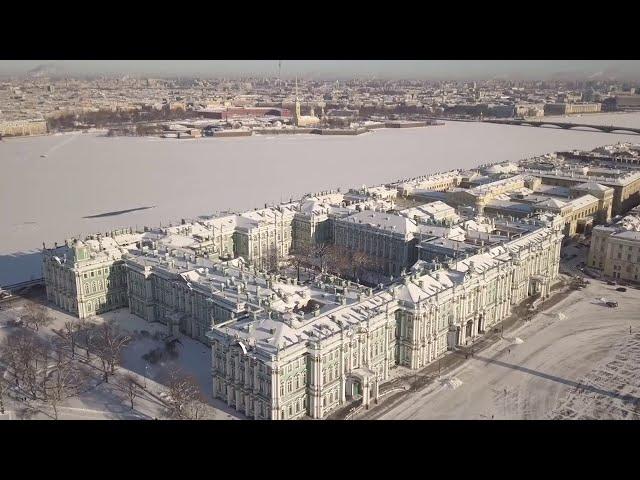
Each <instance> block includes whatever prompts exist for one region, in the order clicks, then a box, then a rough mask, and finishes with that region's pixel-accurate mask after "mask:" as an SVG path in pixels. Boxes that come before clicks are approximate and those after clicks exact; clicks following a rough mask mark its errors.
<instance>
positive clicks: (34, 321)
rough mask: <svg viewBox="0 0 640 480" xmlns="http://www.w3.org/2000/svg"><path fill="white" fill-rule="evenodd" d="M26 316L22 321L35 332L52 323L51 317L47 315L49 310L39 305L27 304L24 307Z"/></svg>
mask: <svg viewBox="0 0 640 480" xmlns="http://www.w3.org/2000/svg"><path fill="white" fill-rule="evenodd" d="M25 311H26V315H25V316H24V317H23V320H24V321H25V323H26V324H27V325H30V326H32V327H33V328H34V329H35V330H36V332H37V331H38V330H39V329H40V327H46V326H47V325H50V324H51V323H52V322H53V317H52V316H51V315H50V314H49V310H48V309H47V307H45V306H44V305H40V304H39V303H34V302H31V303H28V304H27V306H26V307H25Z"/></svg>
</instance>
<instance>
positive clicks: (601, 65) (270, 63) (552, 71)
mask: <svg viewBox="0 0 640 480" xmlns="http://www.w3.org/2000/svg"><path fill="white" fill-rule="evenodd" d="M43 64H54V65H55V66H56V67H57V69H58V70H59V71H60V72H64V73H68V74H72V75H73V74H82V75H86V74H117V75H120V74H130V75H156V76H172V77H173V76H209V77H216V76H252V75H255V76H263V75H268V76H272V75H276V74H277V71H278V61H277V60H58V61H52V60H0V75H21V74H24V73H27V72H28V71H29V70H31V69H33V68H35V67H37V66H38V65H43ZM296 75H297V76H302V77H313V78H348V77H352V76H359V77H363V76H364V77H372V76H375V77H380V78H415V79H425V78H426V79H485V78H496V77H498V78H503V77H507V78H510V79H552V78H563V79H564V78H576V79H586V78H607V77H615V78H618V79H627V80H635V81H640V61H636V60H283V61H282V76H283V77H293V76H296Z"/></svg>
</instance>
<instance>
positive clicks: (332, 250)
mask: <svg viewBox="0 0 640 480" xmlns="http://www.w3.org/2000/svg"><path fill="white" fill-rule="evenodd" d="M289 265H291V266H294V267H296V268H297V274H298V280H300V268H301V267H308V268H316V269H319V270H327V271H329V272H331V273H333V274H335V275H338V276H341V277H348V278H352V279H354V280H357V279H359V278H360V277H361V276H362V275H363V274H364V273H365V272H371V271H374V272H375V271H379V270H381V269H382V268H383V266H384V265H383V262H382V261H381V260H380V259H379V258H378V257H375V256H372V255H369V254H368V253H366V252H362V251H355V250H350V249H348V248H345V247H342V246H339V245H330V244H318V245H309V246H300V247H297V248H296V249H294V250H293V251H292V252H291V255H290V256H289Z"/></svg>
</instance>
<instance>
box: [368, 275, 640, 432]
mask: <svg viewBox="0 0 640 480" xmlns="http://www.w3.org/2000/svg"><path fill="white" fill-rule="evenodd" d="M602 297H605V298H606V299H607V300H609V299H611V300H615V301H618V302H619V305H620V306H619V307H618V308H608V307H606V306H604V305H603V304H602V302H601V301H600V300H597V299H599V298H602ZM638 305H640V290H635V289H632V288H629V289H628V290H627V291H626V292H624V293H621V292H617V291H616V290H615V287H611V286H607V285H606V284H604V283H603V282H600V281H595V280H594V281H592V283H591V284H590V285H589V286H588V287H587V288H585V289H584V290H578V291H574V292H572V293H571V294H570V295H569V296H568V297H567V298H565V299H564V300H562V301H561V302H559V303H558V304H556V305H555V306H553V307H551V308H550V309H549V311H547V312H541V313H539V314H538V315H536V316H535V317H534V319H533V321H531V322H529V323H527V324H525V325H524V326H521V327H520V328H518V329H517V330H515V331H513V332H509V333H508V334H507V333H506V332H505V337H506V338H505V339H504V340H500V341H499V342H498V343H497V344H495V345H492V346H491V347H489V348H487V349H486V350H485V351H483V352H480V353H479V354H476V355H475V357H474V358H470V359H469V360H468V361H467V362H465V363H464V364H463V365H462V366H461V367H459V368H458V370H457V371H453V372H451V374H450V375H448V376H447V377H445V378H444V379H442V381H441V382H440V383H436V384H435V385H434V384H432V385H427V386H426V387H425V388H424V389H423V390H420V391H418V392H415V393H411V394H408V395H406V396H404V397H402V399H401V400H400V402H399V403H396V404H395V405H391V406H386V407H385V405H384V404H383V405H381V406H380V407H378V409H379V412H376V411H375V410H374V411H372V412H369V415H367V418H380V419H479V420H480V419H495V420H500V419H564V418H572V419H640V315H638V314H637V306H638ZM558 314H561V315H558ZM630 326H631V333H630V331H629V327H630ZM520 341H522V343H520Z"/></svg>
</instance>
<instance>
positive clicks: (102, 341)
mask: <svg viewBox="0 0 640 480" xmlns="http://www.w3.org/2000/svg"><path fill="white" fill-rule="evenodd" d="M95 333H96V334H95V336H94V337H93V338H92V343H93V346H94V347H93V348H94V351H95V353H96V355H97V356H98V358H99V359H100V363H101V364H102V373H103V376H104V381H105V382H107V383H108V382H109V375H113V374H114V373H115V371H116V367H117V366H118V365H119V363H120V355H121V354H122V349H123V348H124V346H125V345H127V344H128V343H129V341H130V340H131V337H129V336H128V335H125V334H122V333H120V329H119V328H118V326H117V325H115V324H114V323H113V322H111V321H106V322H104V323H103V324H102V325H100V326H99V327H98V328H97V329H96V332H95Z"/></svg>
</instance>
